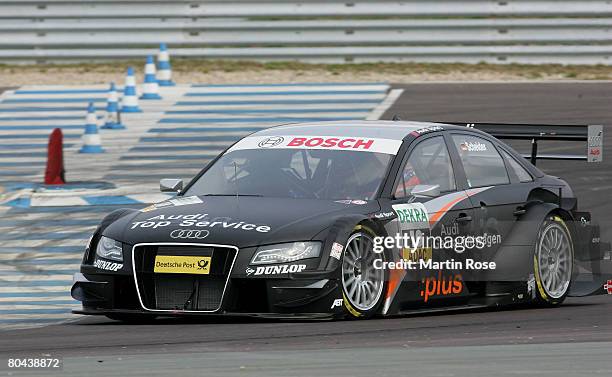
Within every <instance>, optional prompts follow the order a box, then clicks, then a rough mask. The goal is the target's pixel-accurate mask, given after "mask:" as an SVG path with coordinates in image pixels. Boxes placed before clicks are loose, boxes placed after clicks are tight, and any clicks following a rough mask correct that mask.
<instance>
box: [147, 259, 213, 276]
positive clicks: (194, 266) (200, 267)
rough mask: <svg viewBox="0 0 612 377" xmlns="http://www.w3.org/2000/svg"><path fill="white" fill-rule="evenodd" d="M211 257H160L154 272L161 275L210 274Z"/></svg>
mask: <svg viewBox="0 0 612 377" xmlns="http://www.w3.org/2000/svg"><path fill="white" fill-rule="evenodd" d="M210 260H211V258H210V257H185V256H176V255H158V256H156V257H155V267H154V268H153V271H154V272H157V273H160V274H200V275H208V274H209V273H210Z"/></svg>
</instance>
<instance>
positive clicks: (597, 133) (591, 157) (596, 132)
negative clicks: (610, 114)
mask: <svg viewBox="0 0 612 377" xmlns="http://www.w3.org/2000/svg"><path fill="white" fill-rule="evenodd" d="M587 140H588V141H587V143H588V146H587V148H588V149H587V153H588V157H587V159H588V161H589V162H601V161H602V159H603V156H602V154H603V151H602V147H603V127H602V126H589V128H588V137H587Z"/></svg>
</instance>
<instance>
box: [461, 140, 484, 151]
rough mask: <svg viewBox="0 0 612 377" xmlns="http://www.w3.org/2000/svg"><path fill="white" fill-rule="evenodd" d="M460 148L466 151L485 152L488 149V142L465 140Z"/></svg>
mask: <svg viewBox="0 0 612 377" xmlns="http://www.w3.org/2000/svg"><path fill="white" fill-rule="evenodd" d="M459 148H460V149H461V150H462V151H466V152H485V151H486V150H487V146H486V144H484V143H481V142H478V141H475V142H469V141H464V142H463V143H461V144H460V145H459Z"/></svg>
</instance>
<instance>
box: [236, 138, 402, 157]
mask: <svg viewBox="0 0 612 377" xmlns="http://www.w3.org/2000/svg"><path fill="white" fill-rule="evenodd" d="M401 144H402V141H401V140H393V139H380V138H364V137H342V136H312V135H309V136H299V135H291V136H252V137H247V138H244V139H242V140H240V141H239V142H238V143H236V144H235V145H234V146H233V147H231V148H230V150H229V151H228V152H231V151H235V150H241V149H273V148H278V149H333V150H345V151H358V152H373V153H384V154H391V155H395V154H396V153H397V151H398V149H399V147H400V145H401Z"/></svg>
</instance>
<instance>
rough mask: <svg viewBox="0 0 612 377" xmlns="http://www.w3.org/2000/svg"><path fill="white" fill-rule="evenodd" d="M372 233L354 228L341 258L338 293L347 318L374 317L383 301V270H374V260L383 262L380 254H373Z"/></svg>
mask: <svg viewBox="0 0 612 377" xmlns="http://www.w3.org/2000/svg"><path fill="white" fill-rule="evenodd" d="M375 236H376V235H375V233H374V232H373V231H372V230H371V229H369V228H367V227H365V226H361V225H360V226H357V227H356V228H355V230H354V231H353V233H352V234H351V235H350V237H349V239H348V241H347V242H346V247H345V248H344V253H343V256H342V293H343V301H344V306H345V307H346V309H347V312H348V314H349V317H352V318H370V317H372V316H374V315H375V314H376V313H377V312H378V309H379V308H380V305H381V304H382V301H383V299H384V297H383V293H384V292H385V289H386V279H385V270H384V269H376V268H375V267H374V266H375V263H374V261H375V260H376V259H381V258H382V259H383V260H384V253H375V252H374V241H373V237H375Z"/></svg>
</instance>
